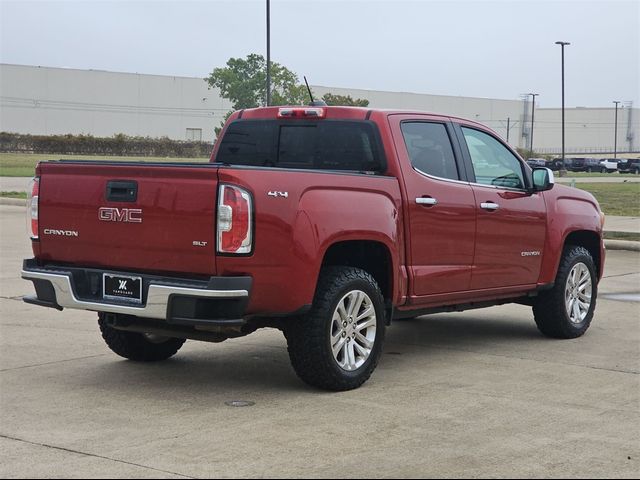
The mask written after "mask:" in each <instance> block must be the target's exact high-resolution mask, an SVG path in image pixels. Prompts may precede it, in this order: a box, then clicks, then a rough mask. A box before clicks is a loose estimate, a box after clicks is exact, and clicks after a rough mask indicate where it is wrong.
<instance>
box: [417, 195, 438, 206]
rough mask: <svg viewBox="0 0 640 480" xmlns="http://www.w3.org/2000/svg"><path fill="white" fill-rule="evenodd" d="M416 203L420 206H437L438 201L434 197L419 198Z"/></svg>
mask: <svg viewBox="0 0 640 480" xmlns="http://www.w3.org/2000/svg"><path fill="white" fill-rule="evenodd" d="M416 203H417V204H418V205H437V204H438V200H436V199H435V198H432V197H418V198H416Z"/></svg>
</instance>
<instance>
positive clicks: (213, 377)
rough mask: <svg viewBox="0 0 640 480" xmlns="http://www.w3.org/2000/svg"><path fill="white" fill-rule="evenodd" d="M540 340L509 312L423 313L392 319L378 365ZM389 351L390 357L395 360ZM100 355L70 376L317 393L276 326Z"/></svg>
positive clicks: (99, 382) (180, 393)
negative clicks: (154, 353)
mask: <svg viewBox="0 0 640 480" xmlns="http://www.w3.org/2000/svg"><path fill="white" fill-rule="evenodd" d="M263 335H264V337H263V338H261V336H263ZM545 341H548V340H547V339H545V338H544V337H542V336H541V335H540V333H539V332H538V330H537V329H536V326H535V323H534V322H533V319H532V320H531V321H530V322H529V323H528V322H526V321H523V320H521V319H520V320H518V319H514V318H507V317H503V318H500V319H486V318H485V319H482V318H472V317H469V316H466V317H460V316H458V315H456V314H445V315H433V316H425V317H421V318H418V319H414V320H409V321H398V322H394V323H393V324H392V326H391V327H390V328H389V329H388V330H387V336H386V343H385V348H384V352H383V357H382V359H381V365H385V364H386V365H385V368H384V370H385V371H386V372H387V373H389V374H391V375H392V374H393V370H394V369H400V370H402V369H403V368H404V367H403V364H405V363H411V364H418V365H434V368H439V367H437V366H435V365H438V364H440V362H439V360H442V359H443V358H444V357H447V358H448V361H451V355H452V353H451V351H452V350H453V351H455V350H459V351H460V352H461V353H460V355H463V353H462V352H468V351H473V352H475V353H479V354H482V353H491V354H495V353H496V352H502V351H503V350H505V351H506V350H508V351H509V352H512V353H513V352H514V350H518V349H519V348H520V346H524V345H528V346H529V347H530V348H536V347H535V345H537V344H538V343H539V342H545ZM454 355H455V352H454ZM390 356H394V357H393V361H392V360H391V357H390ZM100 358H101V361H100V362H99V364H93V365H87V366H86V368H87V369H88V371H87V372H86V373H87V376H80V377H76V378H77V380H78V381H79V382H82V383H85V382H89V383H94V386H95V387H98V388H100V389H104V390H107V391H109V392H114V391H116V392H120V393H122V394H127V395H129V394H130V393H131V392H132V391H133V392H137V393H138V395H140V396H141V397H144V396H148V395H151V396H155V395H161V396H162V397H163V398H166V397H167V395H171V396H173V395H176V398H175V400H176V401H178V400H179V399H180V398H184V399H193V398H197V397H200V396H205V397H207V396H209V395H211V394H225V395H230V394H235V395H236V396H237V395H240V396H242V394H244V395H251V393H252V392H260V395H264V394H265V393H268V392H272V393H273V392H278V393H279V394H283V393H288V394H295V393H305V392H306V393H310V392H315V393H322V392H321V391H319V390H316V389H314V388H312V387H308V386H306V385H305V384H303V383H302V382H301V381H300V380H298V378H297V377H296V375H295V372H294V371H293V368H292V367H291V366H290V363H289V357H288V354H287V349H286V341H285V339H284V336H280V335H279V334H278V333H277V332H276V331H274V330H267V331H262V332H258V333H256V334H253V336H252V337H249V339H248V340H247V339H245V340H244V341H242V340H241V341H234V340H230V341H227V342H224V343H222V344H207V343H202V342H187V344H185V346H184V347H183V350H181V351H180V352H179V353H178V354H177V355H176V356H175V357H173V358H171V359H169V360H167V361H165V362H159V363H136V362H131V361H127V360H123V359H121V358H119V357H117V356H115V354H113V355H107V356H104V357H102V356H101V357H100ZM454 361H455V359H454ZM375 375H376V374H375V373H374V377H375ZM85 385H86V383H85Z"/></svg>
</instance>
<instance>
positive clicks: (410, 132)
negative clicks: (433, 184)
mask: <svg viewBox="0 0 640 480" xmlns="http://www.w3.org/2000/svg"><path fill="white" fill-rule="evenodd" d="M401 129H402V136H403V137H404V143H405V145H406V146H407V152H409V159H410V160H411V165H413V168H415V169H416V170H418V171H420V172H422V173H426V174H427V175H432V176H434V177H440V178H449V179H451V180H460V175H459V174H458V169H457V167H456V160H455V157H454V155H453V149H452V148H451V140H450V139H449V135H448V134H447V129H446V127H445V126H444V125H443V124H442V123H428V122H403V123H402V124H401Z"/></svg>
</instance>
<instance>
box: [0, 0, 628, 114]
mask: <svg viewBox="0 0 640 480" xmlns="http://www.w3.org/2000/svg"><path fill="white" fill-rule="evenodd" d="M265 4H266V1H265V0H257V1H254V0H235V1H220V0H210V1H195V2H194V1H184V0H181V1H177V0H174V1H137V2H132V1H126V2H125V1H110V2H104V1H100V2H98V1H91V0H84V1H62V2H61V1H44V2H42V1H40V2H35V1H29V0H23V1H5V0H0V15H1V19H0V30H1V32H0V61H1V62H2V63H15V64H25V65H42V66H51V67H71V68H81V69H98V70H112V71H121V72H138V73H154V74H161V75H181V76H193V77H205V76H207V74H208V73H209V72H210V71H211V70H212V69H213V68H214V67H218V66H223V65H224V64H225V63H226V61H227V59H228V58H229V57H244V56H245V55H247V54H249V53H253V52H255V53H261V54H263V55H265V51H266V47H265V36H266V33H265V32H266V27H265ZM639 26H640V1H615V0H609V1H592V2H588V1H584V0H577V1H546V2H543V1H515V0H512V1H492V2H489V1H451V0H450V1H428V0H424V1H393V0H385V1H371V0H368V1H364V0H362V1H356V0H351V1H348V0H342V1H330V0H297V1H291V0H289V1H286V0H271V32H272V38H271V56H272V59H273V60H274V61H277V62H279V63H282V64H284V65H285V66H287V67H288V68H290V69H291V70H293V71H294V72H296V73H297V74H298V75H299V76H300V79H302V75H306V76H307V78H308V79H309V81H310V83H312V84H316V85H326V86H335V87H348V88H365V89H373V90H390V91H409V92H420V93H431V94H439V95H461V96H477V97H491V98H505V99H515V98H518V97H519V95H520V94H522V93H527V92H536V93H539V94H540V97H538V98H537V99H536V102H537V103H538V104H540V106H542V107H556V106H560V47H559V46H558V45H555V44H554V42H555V41H556V40H563V41H568V42H571V45H570V46H568V47H566V67H565V68H566V104H567V106H590V107H609V106H611V105H612V104H611V102H612V101H613V100H621V101H633V102H634V104H635V106H639V102H640V28H638V27H639Z"/></svg>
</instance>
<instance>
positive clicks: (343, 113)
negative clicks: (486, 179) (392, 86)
mask: <svg viewBox="0 0 640 480" xmlns="http://www.w3.org/2000/svg"><path fill="white" fill-rule="evenodd" d="M281 109H323V110H324V111H325V112H324V116H323V118H340V119H353V120H365V119H368V118H370V117H371V115H372V114H373V113H374V112H377V113H382V114H384V115H429V116H432V117H441V118H443V119H455V120H462V121H464V122H467V123H471V124H475V125H481V126H482V127H484V128H487V126H486V125H482V124H481V123H479V122H476V121H473V120H469V119H467V118H462V117H457V116H455V115H446V114H442V113H434V112H425V111H420V110H403V109H387V108H368V107H345V106H324V107H317V106H313V107H312V106H305V105H288V106H276V107H258V108H249V109H245V110H239V111H238V112H235V113H234V119H235V118H244V119H268V118H278V115H279V112H280V110H281Z"/></svg>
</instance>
